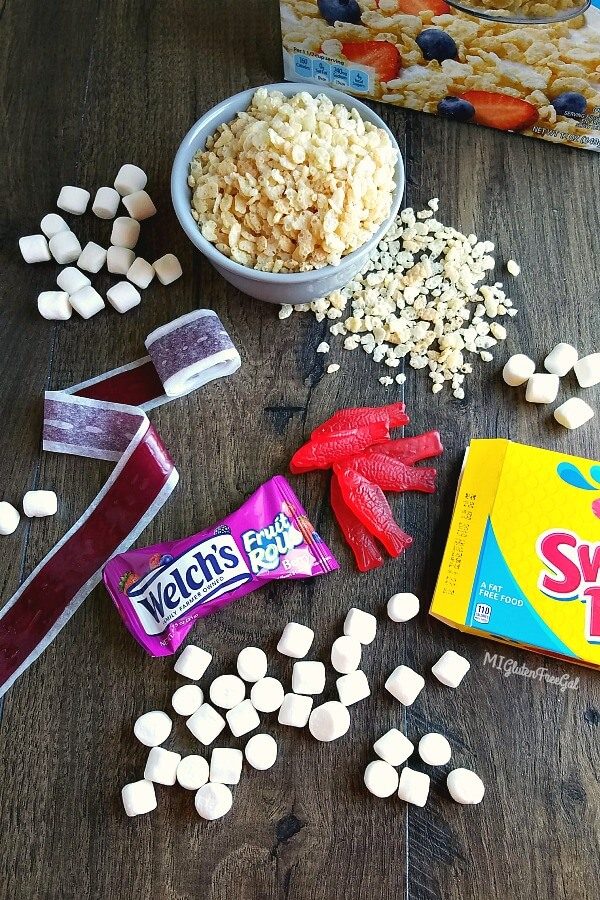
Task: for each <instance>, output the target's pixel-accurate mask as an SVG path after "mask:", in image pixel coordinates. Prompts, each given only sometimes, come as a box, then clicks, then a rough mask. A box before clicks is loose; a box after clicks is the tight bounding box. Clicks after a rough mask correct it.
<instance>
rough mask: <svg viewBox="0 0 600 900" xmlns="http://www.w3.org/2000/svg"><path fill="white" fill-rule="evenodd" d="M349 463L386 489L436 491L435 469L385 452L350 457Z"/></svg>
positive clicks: (427, 492)
mask: <svg viewBox="0 0 600 900" xmlns="http://www.w3.org/2000/svg"><path fill="white" fill-rule="evenodd" d="M374 449H377V448H374ZM349 463H350V465H351V466H352V468H353V469H355V470H356V471H357V472H359V473H360V474H361V475H363V476H364V477H365V478H368V479H369V481H372V482H373V483H374V484H377V485H379V487H380V488H381V489H382V490H384V491H399V492H400V491H421V492H422V493H424V494H433V493H434V492H435V476H436V475H437V471H436V470H435V469H432V468H423V469H416V468H415V467H414V466H407V465H406V464H405V463H403V462H402V460H400V459H394V457H393V456H387V455H386V454H385V453H366V454H365V455H364V456H356V457H354V458H352V459H350V460H349Z"/></svg>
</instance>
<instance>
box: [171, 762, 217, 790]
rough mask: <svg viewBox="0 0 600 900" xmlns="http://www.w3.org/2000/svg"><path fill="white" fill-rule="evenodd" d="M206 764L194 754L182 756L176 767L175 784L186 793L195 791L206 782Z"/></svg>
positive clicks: (207, 771)
mask: <svg viewBox="0 0 600 900" xmlns="http://www.w3.org/2000/svg"><path fill="white" fill-rule="evenodd" d="M208 773H209V769H208V763H207V761H206V760H205V759H204V757H203V756H197V755H196V754H195V753H192V754H190V756H184V757H183V759H182V760H181V762H180V763H179V765H178V766H177V783H178V784H180V785H181V787H182V788H185V790H186V791H197V790H198V788H201V787H202V785H203V784H206V782H207V781H208Z"/></svg>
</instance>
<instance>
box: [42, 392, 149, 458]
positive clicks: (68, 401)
mask: <svg viewBox="0 0 600 900" xmlns="http://www.w3.org/2000/svg"><path fill="white" fill-rule="evenodd" d="M142 417H143V413H142V412H141V411H140V413H138V414H137V415H136V414H135V413H130V412H126V411H125V410H118V409H114V408H113V407H110V408H108V409H107V408H106V404H103V403H100V402H97V401H93V400H82V399H81V398H75V397H72V396H71V395H69V394H67V395H65V399H64V400H62V401H61V400H56V399H53V398H52V397H46V400H45V402H44V432H43V437H44V443H49V442H52V443H55V444H63V445H66V446H68V447H71V448H72V451H71V452H75V453H76V452H77V450H78V449H81V450H82V451H84V450H85V449H86V448H89V447H94V448H96V449H98V450H103V451H107V452H110V453H118V454H121V453H124V452H125V450H126V449H127V447H128V446H129V444H130V443H131V440H132V438H133V436H134V435H135V433H136V431H137V430H138V428H139V425H140V422H141V420H142ZM81 455H82V456H85V455H86V454H85V452H82V454H81Z"/></svg>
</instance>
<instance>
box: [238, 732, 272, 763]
mask: <svg viewBox="0 0 600 900" xmlns="http://www.w3.org/2000/svg"><path fill="white" fill-rule="evenodd" d="M244 755H245V756H246V760H247V762H248V764H249V765H251V766H252V768H253V769H258V770H259V771H260V772H264V771H265V770H266V769H270V768H271V766H273V765H275V761H276V759H277V741H276V740H275V738H272V737H271V735H270V734H255V735H253V737H251V738H250V740H249V741H248V743H247V744H246V747H245V748H244Z"/></svg>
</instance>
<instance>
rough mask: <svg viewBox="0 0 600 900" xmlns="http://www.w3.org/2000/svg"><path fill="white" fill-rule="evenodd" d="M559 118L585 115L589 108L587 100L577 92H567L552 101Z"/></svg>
mask: <svg viewBox="0 0 600 900" xmlns="http://www.w3.org/2000/svg"><path fill="white" fill-rule="evenodd" d="M550 102H551V104H552V106H553V107H554V109H555V110H556V112H557V113H558V115H559V116H568V115H569V113H579V114H580V113H584V112H585V111H586V108H587V100H586V99H585V97H584V96H583V94H578V93H577V91H565V93H564V94H559V95H558V97H555V98H554V100H551V101H550Z"/></svg>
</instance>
